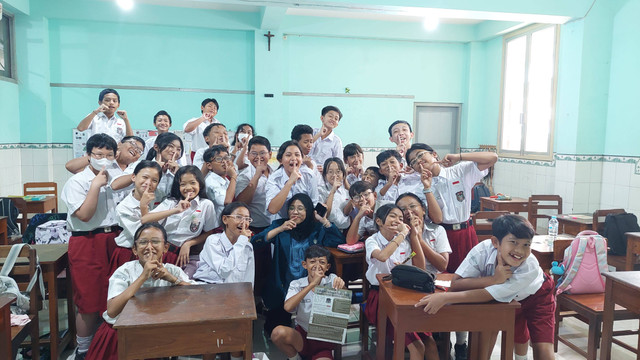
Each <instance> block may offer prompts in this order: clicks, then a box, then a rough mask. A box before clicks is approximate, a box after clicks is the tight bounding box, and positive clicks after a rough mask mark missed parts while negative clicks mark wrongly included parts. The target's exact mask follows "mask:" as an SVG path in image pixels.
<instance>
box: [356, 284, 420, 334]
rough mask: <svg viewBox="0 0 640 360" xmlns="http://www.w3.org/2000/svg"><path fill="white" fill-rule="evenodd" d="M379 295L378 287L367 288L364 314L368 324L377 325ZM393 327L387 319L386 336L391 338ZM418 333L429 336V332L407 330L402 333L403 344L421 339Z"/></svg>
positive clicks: (393, 331)
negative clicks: (367, 293)
mask: <svg viewBox="0 0 640 360" xmlns="http://www.w3.org/2000/svg"><path fill="white" fill-rule="evenodd" d="M379 296H380V294H379V290H378V289H369V295H368V296H367V305H366V306H365V308H364V315H365V316H366V317H367V321H369V324H373V325H375V326H378V297H379ZM394 333H395V329H394V328H393V324H392V323H391V321H390V320H387V337H388V338H392V339H393V335H394ZM420 334H422V335H423V336H431V333H430V332H424V333H417V332H408V333H405V334H404V345H405V346H409V344H411V343H412V342H414V341H416V340H422V339H421V338H420Z"/></svg>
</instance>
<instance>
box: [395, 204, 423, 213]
mask: <svg viewBox="0 0 640 360" xmlns="http://www.w3.org/2000/svg"><path fill="white" fill-rule="evenodd" d="M421 207H422V206H420V205H418V204H411V205H409V206H407V207H401V208H400V211H402V212H406V211H407V210H411V211H415V210H416V209H418V208H421Z"/></svg>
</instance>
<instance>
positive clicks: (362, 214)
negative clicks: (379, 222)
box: [347, 181, 378, 244]
mask: <svg viewBox="0 0 640 360" xmlns="http://www.w3.org/2000/svg"><path fill="white" fill-rule="evenodd" d="M349 196H350V197H351V202H352V204H353V208H354V211H352V214H353V212H356V215H355V216H353V219H352V220H351V226H350V227H349V231H348V232H347V244H355V243H356V242H358V240H360V239H362V238H363V237H364V238H366V237H368V236H370V235H373V234H375V233H376V232H377V231H378V229H377V228H376V223H375V222H374V219H373V215H374V212H375V210H376V199H377V196H378V194H377V193H376V192H375V190H374V187H373V185H371V184H369V183H367V182H364V181H356V182H355V183H353V185H351V188H349Z"/></svg>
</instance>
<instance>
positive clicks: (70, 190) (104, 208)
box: [60, 166, 118, 231]
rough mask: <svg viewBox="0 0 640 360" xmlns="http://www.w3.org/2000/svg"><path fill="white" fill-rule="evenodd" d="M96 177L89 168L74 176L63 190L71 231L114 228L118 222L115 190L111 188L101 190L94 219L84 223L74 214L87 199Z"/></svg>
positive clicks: (62, 197) (104, 187) (61, 195)
mask: <svg viewBox="0 0 640 360" xmlns="http://www.w3.org/2000/svg"><path fill="white" fill-rule="evenodd" d="M95 177H96V175H95V174H94V173H93V171H91V167H90V166H87V167H85V168H84V170H82V171H81V172H79V173H77V174H75V175H73V176H72V177H71V178H69V180H67V182H66V183H65V184H64V187H63V188H62V192H61V193H60V199H62V201H63V202H64V203H65V205H66V206H67V212H68V214H69V215H68V216H67V223H68V224H69V227H70V228H71V229H70V230H71V231H90V230H94V229H97V228H101V227H107V226H113V225H116V224H117V223H118V222H117V221H116V218H115V208H116V203H115V196H114V192H113V190H112V189H111V188H110V187H109V186H106V185H105V186H103V187H101V188H100V193H99V194H98V203H97V205H96V211H95V213H94V214H93V217H91V219H90V220H89V221H87V222H84V221H82V220H80V219H78V218H77V217H76V215H75V214H74V213H75V212H76V210H78V209H79V208H80V206H82V204H83V203H84V201H85V200H86V199H87V194H88V193H89V189H90V188H91V181H93V179H94V178H95Z"/></svg>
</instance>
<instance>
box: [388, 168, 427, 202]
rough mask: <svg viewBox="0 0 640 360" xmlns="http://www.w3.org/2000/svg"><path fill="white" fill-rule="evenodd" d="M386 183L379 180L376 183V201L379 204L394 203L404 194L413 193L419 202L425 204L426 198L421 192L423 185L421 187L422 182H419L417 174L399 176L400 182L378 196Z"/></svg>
mask: <svg viewBox="0 0 640 360" xmlns="http://www.w3.org/2000/svg"><path fill="white" fill-rule="evenodd" d="M386 183H387V180H382V179H380V180H379V181H378V186H376V193H378V200H379V201H380V202H381V203H383V204H384V203H395V202H396V200H397V199H398V197H399V196H400V195H402V194H404V193H406V192H410V193H413V194H415V195H417V196H418V197H419V198H420V200H422V201H423V202H425V203H426V198H425V196H424V193H423V192H422V190H423V189H424V185H422V181H420V175H418V174H417V173H413V174H404V173H403V174H402V175H401V176H400V181H399V182H398V184H397V185H396V184H393V185H391V187H389V190H387V192H386V193H385V194H384V195H382V194H380V190H382V188H383V187H384V185H385V184H386Z"/></svg>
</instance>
